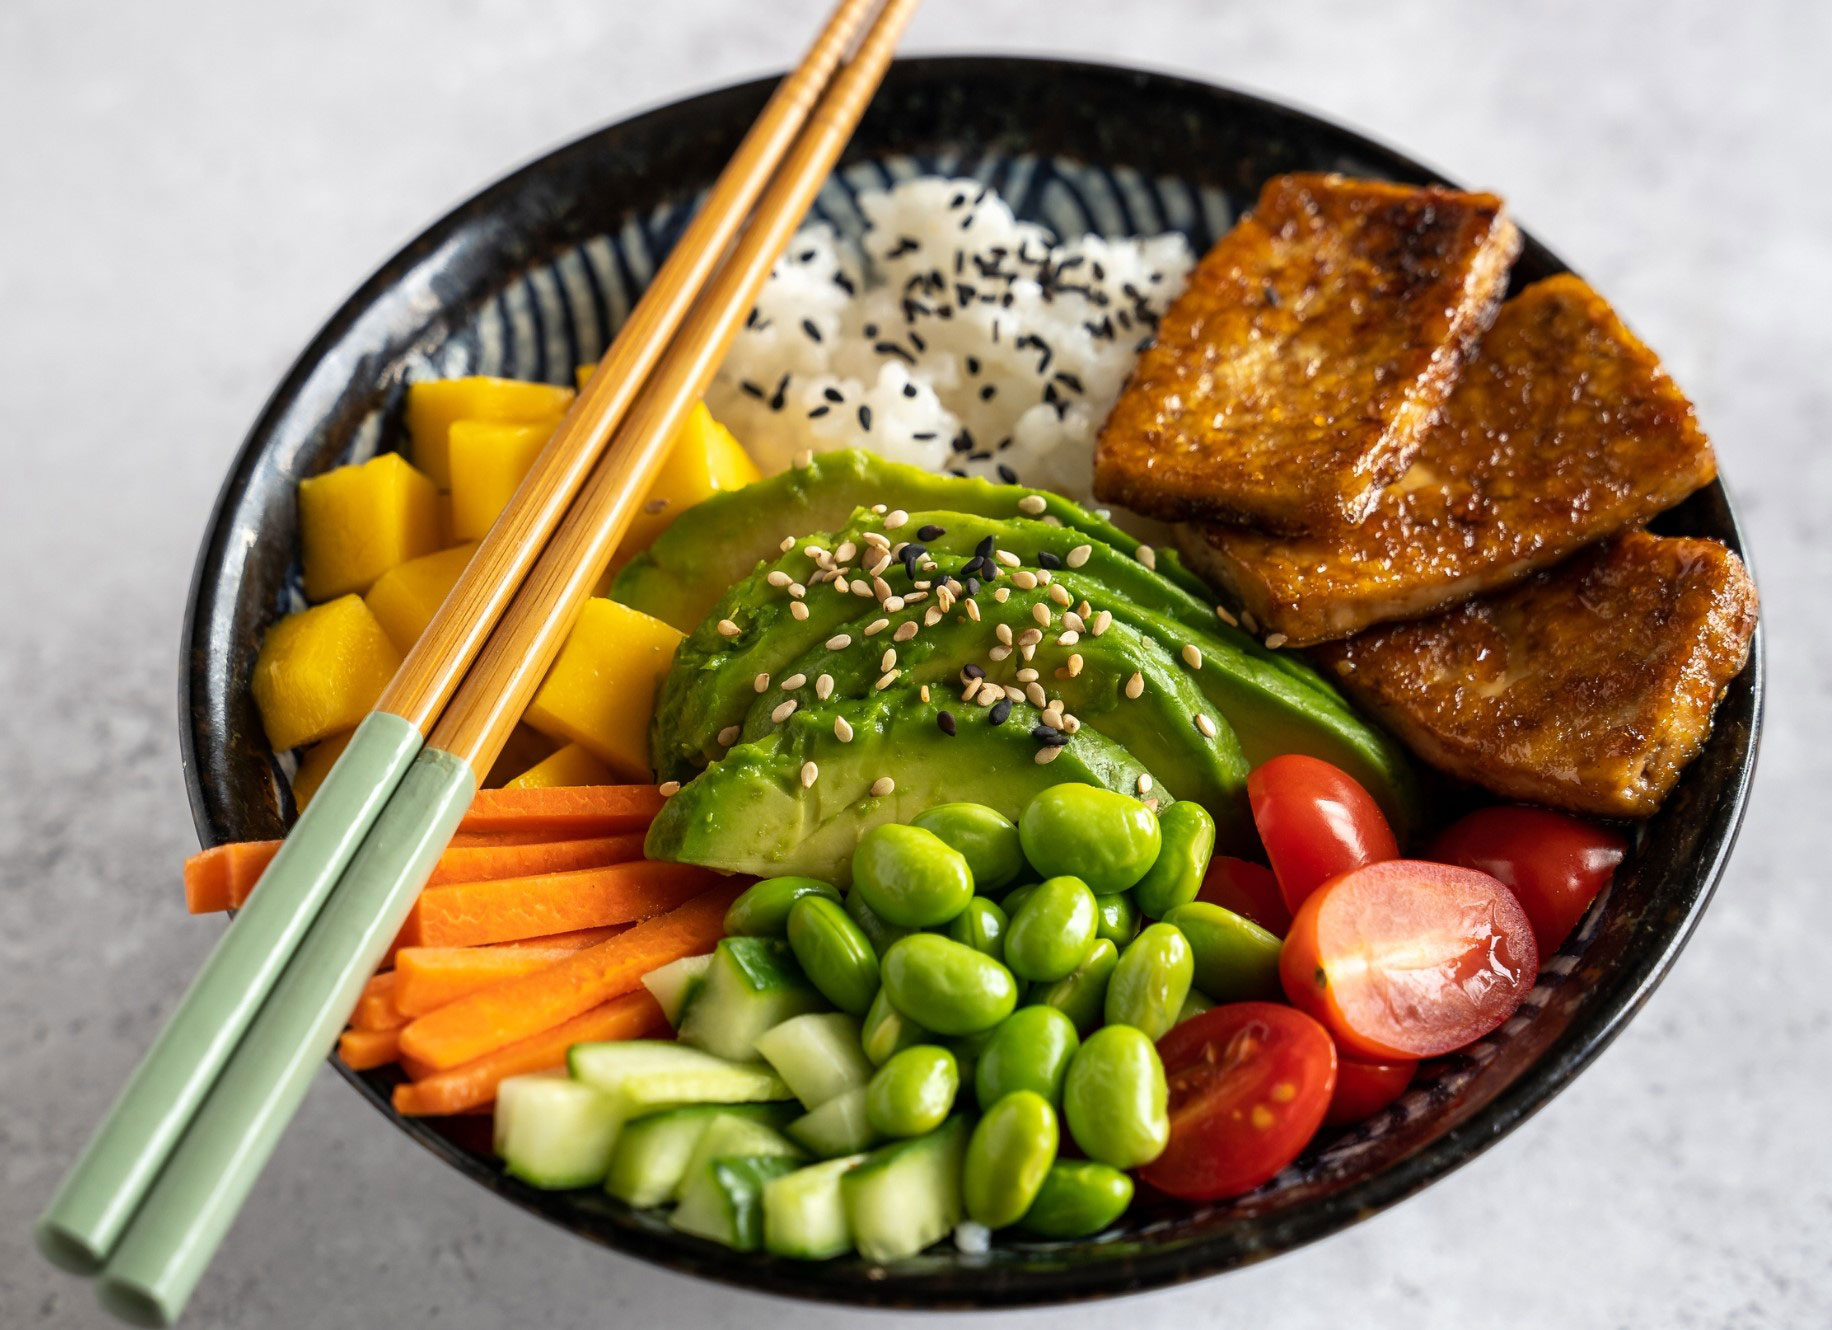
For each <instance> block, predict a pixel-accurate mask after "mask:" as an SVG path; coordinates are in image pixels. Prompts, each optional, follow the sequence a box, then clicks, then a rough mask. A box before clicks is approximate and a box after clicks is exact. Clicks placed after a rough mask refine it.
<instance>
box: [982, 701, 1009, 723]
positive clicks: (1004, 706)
mask: <svg viewBox="0 0 1832 1330" xmlns="http://www.w3.org/2000/svg"><path fill="white" fill-rule="evenodd" d="M1010 716H1011V699H1010V698H1009V697H1007V698H1003V699H1001V700H1000V701H997V702H994V703H993V704H992V710H991V711H988V712H987V713H986V719H987V721H988V722H989V723H991V724H993V725H1003V724H1004V723H1005V722H1006V720H1007V719H1009V718H1010Z"/></svg>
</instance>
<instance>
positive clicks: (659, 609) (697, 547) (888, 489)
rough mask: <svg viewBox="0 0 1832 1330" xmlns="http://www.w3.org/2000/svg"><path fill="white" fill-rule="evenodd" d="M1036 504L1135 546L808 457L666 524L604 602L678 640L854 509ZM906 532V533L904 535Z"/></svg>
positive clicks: (1080, 510)
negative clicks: (658, 624)
mask: <svg viewBox="0 0 1832 1330" xmlns="http://www.w3.org/2000/svg"><path fill="white" fill-rule="evenodd" d="M1031 495H1036V496H1037V497H1039V498H1041V499H1042V500H1043V505H1044V506H1043V510H1042V513H1043V514H1045V515H1048V516H1050V517H1053V518H1055V519H1056V520H1057V521H1059V522H1061V523H1062V524H1063V525H1064V526H1065V527H1071V528H1074V529H1075V530H1078V531H1083V532H1086V533H1087V534H1088V535H1090V536H1093V537H1094V538H1095V539H1097V540H1100V541H1102V542H1104V543H1105V544H1108V545H1111V546H1112V547H1113V548H1115V549H1117V550H1119V551H1121V552H1122V553H1124V554H1128V555H1130V554H1132V553H1133V551H1135V550H1136V549H1138V547H1139V542H1138V541H1137V540H1136V539H1134V538H1133V537H1132V536H1129V535H1127V534H1126V533H1125V532H1124V531H1121V530H1120V529H1119V528H1118V527H1116V526H1114V525H1113V523H1111V522H1109V521H1107V520H1106V519H1105V518H1102V517H1097V516H1095V514H1093V513H1092V512H1090V511H1089V510H1088V509H1086V508H1084V507H1082V506H1081V505H1080V504H1078V503H1075V502H1072V501H1071V500H1069V499H1065V498H1063V497H1061V496H1060V495H1057V494H1051V493H1049V492H1048V491H1047V490H1035V489H1027V488H1026V487H1024V486H1022V485H994V484H992V483H990V482H989V481H984V480H973V479H963V478H962V477H959V476H943V475H937V474H935V473H934V472H932V471H923V470H920V469H919V468H917V467H913V466H904V465H903V464H902V463H899V462H887V461H885V460H884V459H883V458H882V457H878V456H876V455H875V454H872V453H867V452H861V451H859V450H858V449H854V448H847V449H840V450H837V451H834V452H827V453H817V454H815V456H814V458H813V460H812V461H811V462H809V464H808V465H807V466H803V467H794V468H792V469H790V470H788V471H784V472H782V473H781V474H780V475H775V476H771V477H769V478H768V479H766V480H759V481H756V482H754V483H752V484H749V485H746V486H745V487H744V488H742V489H736V490H730V491H727V492H726V493H723V494H715V495H713V496H712V497H711V498H709V499H707V500H705V501H704V502H701V503H698V504H695V505H694V506H693V507H692V508H689V509H688V510H687V511H686V512H684V513H682V514H681V515H680V516H679V517H678V518H676V519H675V521H674V524H673V525H672V526H670V527H669V528H668V529H667V530H666V531H664V532H663V533H662V534H661V535H660V536H659V537H658V538H657V539H656V541H655V543H654V544H653V545H651V546H650V547H649V548H648V549H647V550H645V551H643V553H641V554H639V555H637V556H636V557H635V558H634V559H632V560H630V562H629V563H627V564H625V565H624V567H623V570H622V571H621V572H619V573H618V574H617V579H616V581H615V582H613V583H612V585H611V599H612V600H615V601H620V602H621V603H623V604H625V605H628V606H630V607H631V608H632V609H637V610H641V611H642V612H643V613H644V614H649V615H653V616H654V617H655V618H657V619H661V620H663V621H664V622H666V623H671V624H673V625H674V626H675V627H676V628H678V629H680V630H681V631H682V632H687V631H688V630H690V629H691V628H692V627H693V626H694V625H695V624H697V623H698V622H699V621H700V620H701V619H702V618H704V617H705V616H706V615H707V613H709V612H710V611H711V610H712V607H713V606H714V605H715V604H717V603H718V601H719V598H720V597H721V596H723V595H724V594H725V592H726V589H727V588H729V587H730V586H731V585H732V584H733V583H734V582H736V581H738V580H739V579H740V578H742V577H743V576H744V575H745V574H747V573H749V572H750V571H751V569H753V568H755V567H756V566H757V564H758V562H759V561H760V560H764V559H773V558H774V557H775V556H776V553H777V550H778V548H779V547H780V546H781V544H782V541H783V538H784V537H785V536H805V535H808V534H809V533H810V532H816V531H831V530H832V529H833V528H835V527H837V526H840V525H842V524H843V523H845V522H846V520H847V519H848V517H849V516H850V515H851V514H852V512H853V510H854V509H855V508H870V507H871V506H872V505H873V504H883V505H885V507H886V508H888V509H903V510H906V511H909V512H915V511H916V510H917V509H924V510H940V511H948V512H960V513H978V514H981V515H983V516H989V517H1004V516H1016V515H1017V514H1018V513H1019V511H1020V510H1019V508H1018V503H1019V501H1020V500H1022V499H1024V498H1026V497H1028V496H1031ZM911 530H912V532H913V530H914V528H913V527H912V528H911ZM1157 566H1158V570H1159V571H1160V572H1161V573H1163V574H1164V575H1165V576H1166V577H1167V578H1170V579H1172V580H1173V581H1175V582H1176V583H1178V584H1179V585H1181V586H1183V587H1184V588H1185V589H1186V590H1188V591H1189V592H1191V593H1192V594H1194V595H1196V596H1203V595H1206V594H1207V592H1206V591H1205V590H1204V587H1203V583H1202V579H1201V578H1199V577H1197V576H1196V575H1195V574H1194V573H1191V572H1190V571H1189V570H1188V569H1186V568H1184V566H1183V565H1182V563H1181V562H1180V561H1179V560H1178V558H1177V555H1176V553H1175V551H1172V550H1160V551H1158V552H1157Z"/></svg>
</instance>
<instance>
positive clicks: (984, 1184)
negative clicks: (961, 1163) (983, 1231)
mask: <svg viewBox="0 0 1832 1330" xmlns="http://www.w3.org/2000/svg"><path fill="white" fill-rule="evenodd" d="M1058 1137H1059V1134H1058V1132H1057V1128H1056V1110H1055V1109H1053V1108H1051V1107H1050V1104H1049V1101H1048V1100H1047V1099H1045V1098H1044V1097H1043V1096H1042V1095H1039V1094H1033V1093H1032V1092H1031V1091H1029V1090H1016V1091H1013V1092H1012V1093H1011V1094H1008V1095H1006V1096H1005V1097H1004V1098H1002V1099H1000V1100H999V1101H998V1102H997V1103H996V1104H994V1105H993V1106H992V1107H991V1108H989V1109H987V1110H986V1114H985V1116H984V1117H982V1118H981V1119H980V1121H979V1125H978V1126H976V1127H975V1128H974V1129H973V1135H972V1137H971V1138H970V1139H969V1140H968V1142H967V1162H966V1165H965V1167H964V1168H963V1170H962V1173H961V1199H962V1200H963V1201H965V1202H966V1205H967V1217H968V1218H969V1219H972V1220H974V1221H975V1222H976V1223H981V1224H984V1225H986V1227H987V1228H1004V1227H1006V1226H1007V1225H1010V1224H1015V1223H1017V1222H1018V1221H1019V1220H1020V1219H1022V1218H1023V1217H1024V1215H1025V1212H1026V1211H1028V1210H1029V1209H1030V1208H1031V1203H1032V1202H1034V1201H1035V1200H1036V1199H1037V1192H1038V1191H1039V1190H1040V1189H1041V1188H1042V1186H1043V1180H1044V1178H1045V1177H1047V1176H1048V1175H1049V1171H1050V1165H1052V1164H1054V1163H1055V1162H1056V1147H1057V1144H1058Z"/></svg>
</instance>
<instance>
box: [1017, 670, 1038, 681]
mask: <svg viewBox="0 0 1832 1330" xmlns="http://www.w3.org/2000/svg"><path fill="white" fill-rule="evenodd" d="M1036 678H1037V671H1035V670H1019V671H1018V682H1019V683H1031V682H1034V681H1035V680H1036Z"/></svg>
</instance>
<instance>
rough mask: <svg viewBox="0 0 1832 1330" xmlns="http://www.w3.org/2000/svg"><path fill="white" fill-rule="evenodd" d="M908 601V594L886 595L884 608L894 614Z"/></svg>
mask: <svg viewBox="0 0 1832 1330" xmlns="http://www.w3.org/2000/svg"><path fill="white" fill-rule="evenodd" d="M909 603H910V598H909V597H908V596H886V597H885V598H884V608H885V609H887V610H889V611H890V612H891V613H892V614H895V613H896V612H897V611H898V610H900V609H902V608H903V607H904V606H905V605H908V604H909Z"/></svg>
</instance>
